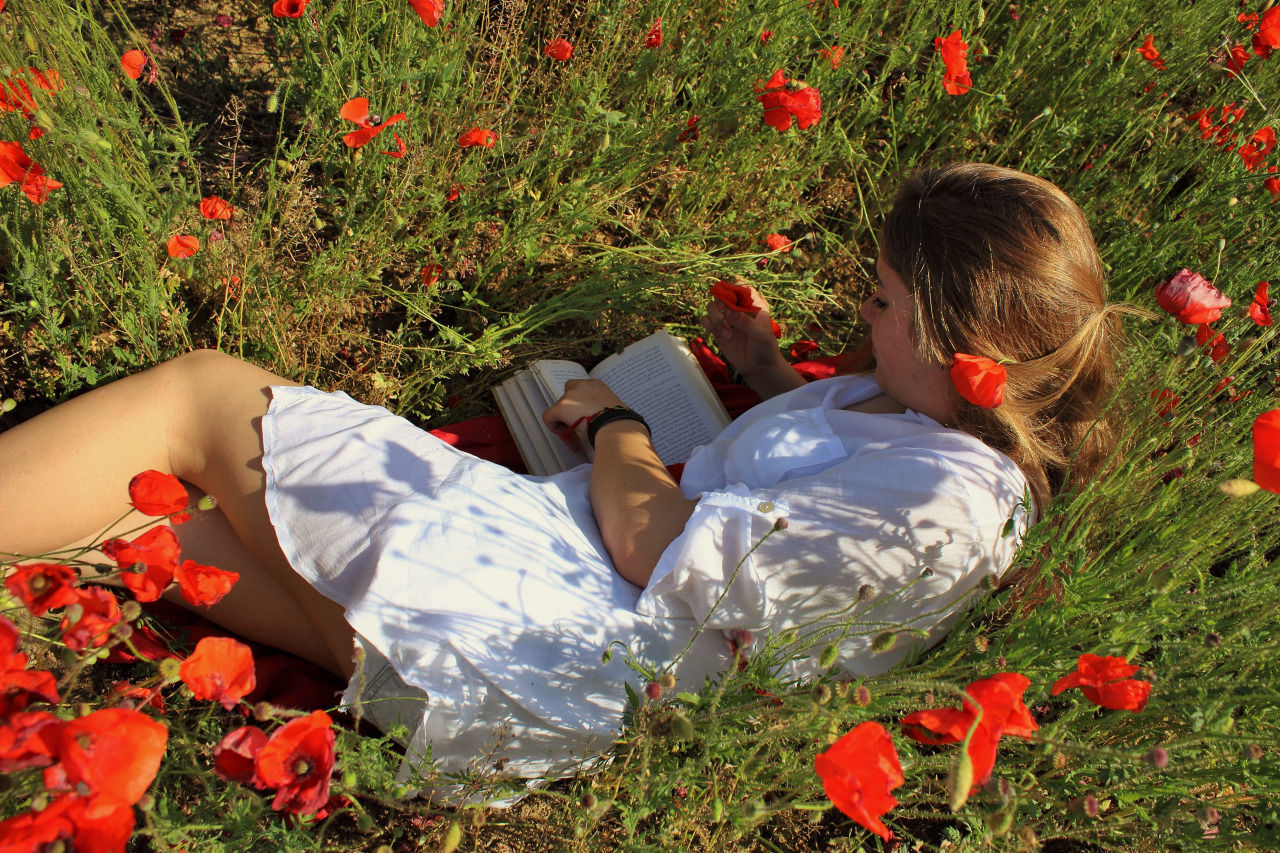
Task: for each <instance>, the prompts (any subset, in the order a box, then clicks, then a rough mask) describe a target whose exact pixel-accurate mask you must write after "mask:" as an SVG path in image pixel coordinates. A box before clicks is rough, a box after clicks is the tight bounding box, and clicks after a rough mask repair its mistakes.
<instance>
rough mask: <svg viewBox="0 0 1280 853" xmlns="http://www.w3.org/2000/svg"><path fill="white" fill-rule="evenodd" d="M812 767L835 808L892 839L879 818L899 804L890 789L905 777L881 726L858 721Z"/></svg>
mask: <svg viewBox="0 0 1280 853" xmlns="http://www.w3.org/2000/svg"><path fill="white" fill-rule="evenodd" d="M813 768H814V770H816V771H817V773H818V775H819V776H820V777H822V789H823V790H824V791H825V792H826V794H827V797H828V798H830V800H831V802H832V803H833V804H834V805H835V807H836V808H838V809H839V810H840V811H842V812H844V814H845V815H846V816H848V817H849V818H851V819H852V820H854V821H855V822H856V823H858V825H859V826H862V827H863V828H865V829H867V830H870V831H871V832H874V833H875V834H876V835H878V836H880V837H881V838H883V839H884V840H885V841H888V840H889V839H891V838H893V833H892V832H890V831H889V828H888V827H886V826H885V825H884V823H883V822H882V821H881V820H880V817H881V816H882V815H884V814H886V813H887V812H889V811H890V810H892V809H893V808H894V807H895V806H897V805H898V800H897V799H896V798H895V797H894V796H893V794H891V793H890V792H891V791H892V790H893V789H894V788H897V787H898V786H899V785H901V784H902V783H903V782H904V781H906V780H905V778H904V777H903V775H902V764H901V763H899V761H898V753H897V751H896V750H895V749H894V748H893V738H891V737H890V736H889V733H888V732H887V731H885V730H884V726H882V725H880V724H879V723H876V722H873V721H870V720H868V721H867V722H865V723H860V724H859V725H857V726H855V727H854V729H853V730H852V731H850V732H849V733H848V734H846V735H844V736H843V737H841V738H840V739H839V740H838V741H836V742H835V743H833V744H832V745H831V746H830V748H828V749H827V750H826V751H825V752H820V753H818V755H817V757H816V758H815V759H814V760H813Z"/></svg>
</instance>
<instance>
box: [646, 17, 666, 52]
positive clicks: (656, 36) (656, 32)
mask: <svg viewBox="0 0 1280 853" xmlns="http://www.w3.org/2000/svg"><path fill="white" fill-rule="evenodd" d="M644 46H645V47H661V46H662V16H661V15H659V16H658V19H657V20H656V21H654V22H653V26H651V27H649V32H647V33H645V36H644Z"/></svg>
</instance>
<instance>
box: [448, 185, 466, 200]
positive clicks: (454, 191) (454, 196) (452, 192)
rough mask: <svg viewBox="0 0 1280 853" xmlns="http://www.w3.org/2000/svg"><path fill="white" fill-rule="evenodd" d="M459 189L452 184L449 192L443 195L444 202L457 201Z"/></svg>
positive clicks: (459, 193)
mask: <svg viewBox="0 0 1280 853" xmlns="http://www.w3.org/2000/svg"><path fill="white" fill-rule="evenodd" d="M461 189H462V188H461V187H459V186H458V185H457V184H454V185H453V186H451V187H449V191H448V192H446V193H445V194H444V200H445V201H457V200H458V196H459V195H461Z"/></svg>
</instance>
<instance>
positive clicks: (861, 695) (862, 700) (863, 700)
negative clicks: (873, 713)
mask: <svg viewBox="0 0 1280 853" xmlns="http://www.w3.org/2000/svg"><path fill="white" fill-rule="evenodd" d="M853 704H855V705H857V706H858V707H859V708H865V707H867V706H868V705H870V704H871V689H870V688H869V687H867V685H865V684H859V685H858V687H857V689H856V690H854V691H853Z"/></svg>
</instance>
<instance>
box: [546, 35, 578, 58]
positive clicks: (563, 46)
mask: <svg viewBox="0 0 1280 853" xmlns="http://www.w3.org/2000/svg"><path fill="white" fill-rule="evenodd" d="M542 52H543V53H545V54H546V55H547V56H549V57H551V58H552V59H554V60H555V61H556V62H568V61H569V58H570V57H572V56H573V45H571V44H569V42H568V41H566V40H565V39H561V38H556V39H552V40H551V41H549V42H547V46H546V47H544V48H543V49H542Z"/></svg>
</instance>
